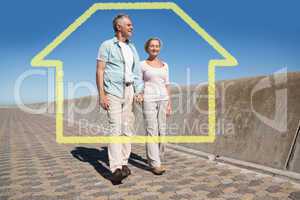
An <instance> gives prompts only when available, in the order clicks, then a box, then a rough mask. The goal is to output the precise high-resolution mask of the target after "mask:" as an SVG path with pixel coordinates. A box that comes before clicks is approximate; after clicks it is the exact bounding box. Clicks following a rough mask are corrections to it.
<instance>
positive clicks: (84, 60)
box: [0, 0, 300, 105]
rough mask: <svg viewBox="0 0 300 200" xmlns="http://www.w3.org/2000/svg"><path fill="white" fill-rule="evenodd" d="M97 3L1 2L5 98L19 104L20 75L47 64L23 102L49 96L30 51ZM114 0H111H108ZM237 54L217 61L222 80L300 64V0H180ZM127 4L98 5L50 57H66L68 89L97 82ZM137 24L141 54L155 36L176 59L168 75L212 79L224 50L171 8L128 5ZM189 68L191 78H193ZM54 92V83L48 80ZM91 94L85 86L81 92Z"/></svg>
mask: <svg viewBox="0 0 300 200" xmlns="http://www.w3.org/2000/svg"><path fill="white" fill-rule="evenodd" d="M95 2H106V1H89V0H77V1H62V0H61V1H58V0H52V1H33V0H28V1H18V3H16V1H3V2H2V5H1V8H0V24H1V31H0V34H1V37H0V55H1V59H0V80H1V83H2V84H1V85H0V91H1V92H0V105H3V104H14V86H15V81H16V80H17V79H18V77H20V75H21V74H22V73H24V72H26V71H27V70H44V73H45V74H44V75H33V76H31V77H30V78H28V79H25V80H24V81H23V83H22V87H21V92H20V95H21V97H22V99H23V100H24V102H26V103H30V102H38V101H45V100H47V96H48V91H47V90H48V89H47V88H48V86H47V84H48V82H47V77H48V76H47V73H48V74H49V75H53V74H54V70H53V69H50V70H49V71H47V69H43V68H32V67H31V65H30V61H31V59H32V57H33V56H34V55H35V54H37V53H38V52H39V51H40V50H42V49H43V48H44V47H45V46H46V45H47V44H49V43H50V42H51V41H52V40H53V39H54V38H55V37H56V36H57V35H59V34H60V33H61V32H62V31H63V30H64V29H65V28H67V27H68V25H70V24H71V23H72V22H73V21H74V20H75V19H76V18H77V17H79V16H80V15H81V14H82V13H83V12H84V11H85V10H86V9H88V8H89V7H90V6H91V5H92V4H93V3H95ZM109 2H112V1H109ZM174 2H175V3H177V4H178V5H179V6H180V7H181V8H182V9H183V10H184V11H185V12H187V13H188V14H189V15H190V17H192V18H193V19H194V20H195V21H197V23H198V24H199V25H200V26H201V27H202V28H204V29H205V30H206V31H207V32H208V33H209V34H210V35H211V36H213V37H214V38H215V39H216V40H217V41H218V42H219V43H220V44H221V45H222V46H223V47H224V48H225V49H227V50H228V51H229V52H230V53H231V54H232V55H233V56H234V57H236V58H237V60H238V62H239V65H238V66H236V67H234V68H218V69H217V72H216V79H217V80H224V79H235V78H240V77H249V76H257V75H267V74H272V73H274V72H276V71H278V70H280V69H282V68H283V67H287V70H288V71H300V45H299V44H300V37H299V35H300V23H299V19H300V13H299V11H298V8H299V7H300V2H299V1H297V0H289V1H277V0H265V1H259V0H252V1H238V0H227V1H220V0H209V1H208V0H202V1H199V0H189V1H174ZM119 12H122V11H99V12H97V13H96V14H95V15H93V16H92V17H91V18H90V19H89V20H88V21H87V22H86V23H85V24H83V25H82V26H81V27H79V29H77V30H76V31H75V32H74V33H73V34H72V35H71V36H70V37H69V38H67V39H66V40H65V41H64V42H63V43H62V44H61V45H60V46H58V47H57V49H55V50H54V52H53V53H51V54H50V55H49V58H52V59H61V60H63V62H64V74H65V76H64V81H65V95H66V97H67V93H68V88H67V85H68V84H69V85H70V84H73V86H74V85H76V84H78V85H79V84H80V83H82V81H84V82H86V83H89V84H91V85H94V86H95V70H96V68H95V63H96V61H95V58H96V54H97V50H98V47H99V45H100V43H101V42H102V41H103V40H105V39H108V38H111V37H112V36H113V30H112V27H111V21H112V18H113V17H114V16H115V15H116V14H118V13H119ZM123 12H124V13H127V14H129V15H130V16H131V18H132V21H133V23H134V37H133V38H132V39H133V41H134V43H135V44H136V47H137V49H138V51H139V54H140V57H141V59H145V58H146V54H145V52H144V50H143V45H144V42H145V41H146V40H147V39H148V38H149V37H152V36H158V37H160V38H161V39H162V41H163V44H164V46H163V48H162V52H161V58H162V59H163V60H165V61H166V62H167V63H168V64H169V66H170V79H171V81H172V82H175V83H178V84H183V85H185V84H189V83H192V84H197V83H200V82H205V81H207V64H208V60H209V59H212V58H218V57H219V55H218V54H217V53H216V52H215V51H214V49H213V48H212V47H210V46H209V45H208V44H207V43H206V42H205V41H204V40H203V39H201V38H200V37H199V36H198V35H197V34H196V33H195V32H194V31H193V30H191V29H190V28H189V27H188V26H187V25H186V24H185V23H184V22H183V21H181V20H180V19H179V18H178V17H176V15H175V14H174V13H172V12H170V11H157V10H152V11H150V10H148V11H142V10H140V11H123ZM187 68H188V69H189V73H190V82H187ZM50 86H51V90H50V96H51V97H50V98H53V96H54V92H53V87H54V82H53V81H51V80H50ZM83 95H89V93H88V90H87V89H84V88H81V89H79V90H78V91H77V92H76V94H75V97H79V96H83Z"/></svg>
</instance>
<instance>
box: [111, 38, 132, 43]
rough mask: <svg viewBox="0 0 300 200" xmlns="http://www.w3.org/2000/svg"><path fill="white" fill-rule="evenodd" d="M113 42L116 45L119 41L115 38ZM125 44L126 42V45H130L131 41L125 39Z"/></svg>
mask: <svg viewBox="0 0 300 200" xmlns="http://www.w3.org/2000/svg"><path fill="white" fill-rule="evenodd" d="M113 42H114V43H118V42H119V40H118V38H117V37H116V36H115V37H114V38H113ZM125 42H126V43H127V44H130V43H131V40H129V39H127V40H126V41H125Z"/></svg>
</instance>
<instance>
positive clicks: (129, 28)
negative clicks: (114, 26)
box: [118, 17, 133, 38]
mask: <svg viewBox="0 0 300 200" xmlns="http://www.w3.org/2000/svg"><path fill="white" fill-rule="evenodd" d="M118 30H119V31H120V33H121V34H122V36H123V37H124V38H130V37H131V36H132V33H133V25H132V22H131V20H130V19H129V18H127V17H123V18H122V19H121V20H120V22H119V24H118Z"/></svg>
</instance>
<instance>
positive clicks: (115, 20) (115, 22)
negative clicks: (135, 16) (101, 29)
mask: <svg viewBox="0 0 300 200" xmlns="http://www.w3.org/2000/svg"><path fill="white" fill-rule="evenodd" d="M123 18H128V19H130V17H129V15H126V14H118V15H117V16H115V18H114V20H113V28H114V31H115V32H117V31H118V29H117V24H118V22H119V21H120V20H121V19H123Z"/></svg>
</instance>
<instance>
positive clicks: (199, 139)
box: [31, 2, 238, 143]
mask: <svg viewBox="0 0 300 200" xmlns="http://www.w3.org/2000/svg"><path fill="white" fill-rule="evenodd" d="M99 10H171V11H173V12H174V13H175V14H176V15H177V16H178V17H180V18H181V19H182V20H183V21H184V22H185V23H186V24H187V25H189V27H190V28H192V29H193V30H194V31H195V32H196V33H197V34H198V35H199V36H200V37H202V38H203V39H204V40H205V41H206V42H208V43H209V44H210V45H211V46H212V47H213V48H214V49H215V50H216V51H217V52H218V53H219V54H221V56H222V57H223V59H212V60H209V63H208V127H209V128H208V135H201V136H164V137H159V136H157V137H149V136H132V137H127V136H64V134H63V102H64V95H63V62H62V61H61V60H46V59H45V57H46V56H47V55H49V54H50V53H51V52H52V51H53V50H54V49H55V48H56V47H57V46H58V45H59V44H60V43H62V42H63V41H64V40H65V39H66V38H67V37H68V36H70V35H71V34H72V32H73V31H75V30H76V29H77V28H78V27H79V26H81V25H82V24H83V23H84V22H85V21H87V19H89V18H90V17H91V16H92V15H93V14H94V13H95V12H97V11H99ZM237 64H238V62H237V60H236V59H235V58H234V57H233V56H232V55H231V54H230V53H229V52H228V51H227V50H226V49H224V48H223V47H222V46H221V45H220V44H219V43H218V42H217V41H216V40H215V39H214V38H213V37H212V36H210V35H209V34H208V33H207V32H206V31H205V30H204V29H203V28H201V27H200V26H199V25H198V23H197V22H196V21H194V20H193V19H192V18H191V17H190V16H189V15H188V14H187V13H185V12H184V11H183V10H182V9H181V8H180V7H179V6H178V5H177V4H175V3H173V2H135V3H133V2H130V3H129V2H119V3H116V2H114V3H95V4H93V5H92V6H91V7H90V8H88V9H87V10H86V11H85V12H84V13H83V14H82V15H81V16H80V17H78V18H77V19H76V20H75V21H74V22H73V23H72V24H70V25H69V26H68V27H67V28H66V29H65V30H64V31H63V32H62V33H61V34H59V35H58V36H57V37H56V38H55V39H54V40H53V41H52V42H51V43H50V44H48V46H46V47H45V48H44V49H43V50H42V51H40V52H39V53H38V54H37V55H35V56H34V57H33V59H32V60H31V65H32V66H33V67H55V100H56V115H55V116H56V117H55V119H56V141H57V142H58V143H130V142H132V143H146V142H170V143H209V142H214V140H215V137H216V136H215V131H216V112H215V111H216V105H215V94H216V89H215V68H216V67H223V66H235V65H237Z"/></svg>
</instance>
